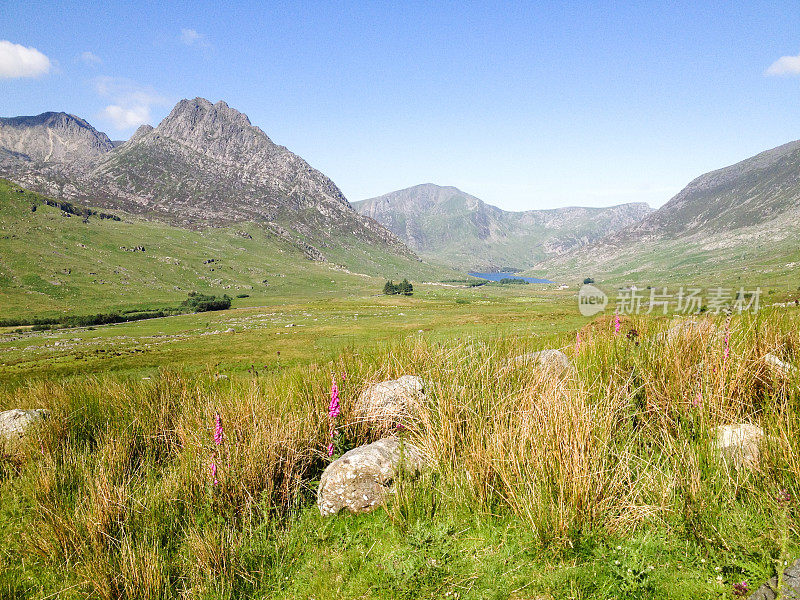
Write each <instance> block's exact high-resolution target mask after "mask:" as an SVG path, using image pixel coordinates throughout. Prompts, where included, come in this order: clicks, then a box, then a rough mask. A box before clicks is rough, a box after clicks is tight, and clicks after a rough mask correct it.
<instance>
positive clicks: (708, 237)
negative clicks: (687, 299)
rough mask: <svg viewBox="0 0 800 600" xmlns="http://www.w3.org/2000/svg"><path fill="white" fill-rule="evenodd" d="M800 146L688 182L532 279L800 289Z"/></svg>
mask: <svg viewBox="0 0 800 600" xmlns="http://www.w3.org/2000/svg"><path fill="white" fill-rule="evenodd" d="M798 225H800V141H798V142H792V143H789V144H784V145H782V146H779V147H777V148H773V149H772V150H768V151H766V152H762V153H760V154H758V155H756V156H753V157H751V158H748V159H746V160H743V161H741V162H738V163H736V164H734V165H731V166H729V167H725V168H722V169H718V170H716V171H712V172H710V173H706V174H705V175H701V176H700V177H697V178H696V179H694V180H693V181H691V182H690V183H689V184H688V185H687V186H686V187H685V188H684V189H683V190H681V192H680V193H678V194H677V195H676V196H675V197H674V198H672V199H671V200H670V201H669V202H667V203H666V204H665V205H664V206H662V207H661V208H660V209H658V210H657V211H656V212H654V213H652V214H651V215H649V216H648V217H646V218H645V219H643V220H642V221H641V222H639V223H637V224H635V225H633V226H631V227H628V228H625V229H623V230H620V231H618V232H616V233H614V234H611V235H609V236H607V237H606V238H604V239H602V240H599V241H598V242H597V243H595V244H592V245H591V246H589V247H586V248H581V249H578V250H576V251H574V252H571V253H569V254H567V255H565V256H560V257H551V258H550V259H548V260H545V261H542V262H541V263H540V264H538V265H536V266H535V268H534V269H532V270H531V273H539V274H541V273H545V272H546V273H549V274H551V275H554V276H563V277H574V278H580V277H582V276H585V275H592V276H598V277H602V278H604V279H606V280H608V281H628V280H630V281H648V282H655V281H686V282H687V283H693V282H698V281H708V280H713V281H738V280H742V281H753V282H756V283H760V284H762V285H766V284H768V283H769V282H773V281H777V282H795V283H794V285H797V284H800V269H798V264H797V263H798V258H800V244H798V243H797V231H798Z"/></svg>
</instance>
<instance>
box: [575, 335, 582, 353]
mask: <svg viewBox="0 0 800 600" xmlns="http://www.w3.org/2000/svg"><path fill="white" fill-rule="evenodd" d="M580 349H581V332H580V331H578V332H576V333H575V352H578V350H580Z"/></svg>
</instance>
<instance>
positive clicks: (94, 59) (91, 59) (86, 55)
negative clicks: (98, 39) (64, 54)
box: [81, 51, 103, 65]
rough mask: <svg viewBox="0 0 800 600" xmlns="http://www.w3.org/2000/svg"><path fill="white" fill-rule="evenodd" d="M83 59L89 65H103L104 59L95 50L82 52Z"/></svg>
mask: <svg viewBox="0 0 800 600" xmlns="http://www.w3.org/2000/svg"><path fill="white" fill-rule="evenodd" d="M81 60H82V61H83V62H85V63H86V64H87V65H102V64H103V59H102V58H100V57H99V56H97V54H95V53H94V52H88V51H87V52H81Z"/></svg>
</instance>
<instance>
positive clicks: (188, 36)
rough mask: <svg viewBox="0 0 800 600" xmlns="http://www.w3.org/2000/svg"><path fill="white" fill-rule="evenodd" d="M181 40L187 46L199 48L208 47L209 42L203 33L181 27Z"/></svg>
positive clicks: (209, 45)
mask: <svg viewBox="0 0 800 600" xmlns="http://www.w3.org/2000/svg"><path fill="white" fill-rule="evenodd" d="M181 42H182V43H183V44H185V45H187V46H197V47H199V48H210V47H211V44H210V43H209V42H208V38H207V37H206V35H205V34H204V33H198V32H197V31H195V30H194V29H186V28H184V29H181Z"/></svg>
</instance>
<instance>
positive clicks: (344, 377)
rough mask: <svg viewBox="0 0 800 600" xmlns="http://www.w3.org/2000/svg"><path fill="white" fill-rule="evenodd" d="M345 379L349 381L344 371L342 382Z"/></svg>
mask: <svg viewBox="0 0 800 600" xmlns="http://www.w3.org/2000/svg"><path fill="white" fill-rule="evenodd" d="M345 379H347V373H345V372H344V371H342V381H344V380H345Z"/></svg>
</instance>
